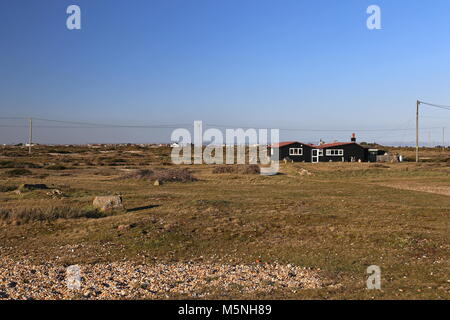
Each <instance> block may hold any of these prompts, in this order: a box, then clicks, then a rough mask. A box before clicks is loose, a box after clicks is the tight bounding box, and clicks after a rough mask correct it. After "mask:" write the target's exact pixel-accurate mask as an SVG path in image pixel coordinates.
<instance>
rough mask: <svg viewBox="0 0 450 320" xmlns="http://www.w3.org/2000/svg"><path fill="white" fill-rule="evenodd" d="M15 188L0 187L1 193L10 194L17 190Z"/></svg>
mask: <svg viewBox="0 0 450 320" xmlns="http://www.w3.org/2000/svg"><path fill="white" fill-rule="evenodd" d="M16 189H17V187H15V186H0V192H10V191H14V190H16Z"/></svg>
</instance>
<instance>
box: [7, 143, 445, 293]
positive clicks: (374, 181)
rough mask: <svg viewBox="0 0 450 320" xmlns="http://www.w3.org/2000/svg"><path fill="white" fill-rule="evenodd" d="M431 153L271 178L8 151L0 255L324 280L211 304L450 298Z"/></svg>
mask: <svg viewBox="0 0 450 320" xmlns="http://www.w3.org/2000/svg"><path fill="white" fill-rule="evenodd" d="M394 152H401V153H402V154H404V155H405V156H406V158H407V159H412V158H413V157H412V155H413V153H412V152H413V151H412V150H410V149H401V150H399V149H395V150H394ZM410 153H411V154H410ZM423 156H424V158H425V161H426V162H422V163H420V164H415V163H412V162H405V163H383V164H370V163H320V164H300V163H297V164H291V163H288V164H284V163H283V164H281V174H279V175H277V176H271V177H267V176H261V175H259V174H257V173H258V170H257V168H255V167H254V166H207V165H198V166H195V165H191V166H187V165H186V166H175V165H171V161H170V149H169V148H150V147H145V148H144V147H142V148H141V147H131V146H130V147H102V148H100V149H89V148H87V147H52V148H49V147H43V146H41V147H37V148H35V149H34V152H33V154H32V156H29V155H28V154H27V151H26V150H25V149H21V148H17V147H16V148H13V147H6V148H3V149H0V177H1V180H0V258H2V257H3V258H8V259H14V260H15V261H20V260H21V259H27V260H30V261H32V262H33V263H36V264H40V263H44V262H48V261H52V262H54V263H57V264H60V265H70V264H76V263H81V264H83V263H84V264H89V263H92V264H96V263H106V262H115V261H123V260H126V261H135V262H142V261H145V262H146V263H150V264H151V263H163V262H167V263H178V262H190V261H194V262H195V263H227V264H245V265H247V264H254V263H263V264H264V263H279V264H283V265H287V264H294V265H298V266H301V267H305V268H309V269H311V270H314V271H315V272H317V274H318V275H319V276H320V279H321V282H322V283H323V287H321V288H318V289H305V290H300V291H296V292H294V291H292V290H288V289H286V290H284V289H283V288H280V287H276V288H275V287H274V288H273V290H272V289H270V290H265V291H264V292H262V293H259V294H257V293H248V292H247V291H246V290H244V288H240V287H239V286H236V287H233V288H232V289H230V291H228V292H227V293H226V295H225V293H223V292H222V293H221V292H220V291H217V292H216V293H215V294H214V295H213V296H209V297H208V298H272V299H276V298H293V299H306V298H315V299H316V298H317V299H323V298H330V299H338V298H347V299H356V298H358V299H371V298H380V299H406V298H417V299H423V298H432V299H448V298H450V291H449V290H450V282H449V280H450V278H449V274H450V197H449V196H450V162H449V154H448V153H444V152H443V151H441V150H437V149H430V150H424V151H423ZM305 170H306V171H307V172H308V173H310V174H308V175H304V174H302V172H305ZM155 180H159V181H161V182H164V183H163V184H161V185H154V181H155ZM25 184H41V185H42V184H43V185H45V186H46V188H32V187H30V188H25V187H23V186H24V185H25ZM118 194H120V195H121V196H122V197H123V200H124V205H125V210H120V211H117V212H107V213H100V212H98V211H97V210H94V209H93V208H92V200H93V199H94V197H95V196H102V195H118ZM124 226H125V227H124ZM74 247H75V248H76V249H73V248H74ZM67 248H71V249H70V250H68V249H67ZM370 265H378V266H380V267H381V270H382V290H381V291H368V290H366V283H365V281H366V279H367V275H366V268H367V267H368V266H370ZM267 286H270V283H268V284H267Z"/></svg>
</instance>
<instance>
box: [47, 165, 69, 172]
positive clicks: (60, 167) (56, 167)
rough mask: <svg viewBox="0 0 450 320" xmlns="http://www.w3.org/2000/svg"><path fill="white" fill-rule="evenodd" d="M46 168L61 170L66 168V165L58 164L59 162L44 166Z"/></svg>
mask: <svg viewBox="0 0 450 320" xmlns="http://www.w3.org/2000/svg"><path fill="white" fill-rule="evenodd" d="M45 169H47V170H55V171H61V170H67V167H65V166H63V165H60V164H54V165H51V166H47V167H45Z"/></svg>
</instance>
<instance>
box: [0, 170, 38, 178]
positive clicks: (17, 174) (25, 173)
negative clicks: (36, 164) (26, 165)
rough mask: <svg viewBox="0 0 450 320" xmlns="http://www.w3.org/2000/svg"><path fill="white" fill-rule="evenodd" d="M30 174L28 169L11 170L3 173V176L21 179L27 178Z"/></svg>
mask: <svg viewBox="0 0 450 320" xmlns="http://www.w3.org/2000/svg"><path fill="white" fill-rule="evenodd" d="M32 174H33V172H31V171H30V170H28V169H13V170H9V171H6V172H5V175H6V176H7V177H22V176H29V175H32Z"/></svg>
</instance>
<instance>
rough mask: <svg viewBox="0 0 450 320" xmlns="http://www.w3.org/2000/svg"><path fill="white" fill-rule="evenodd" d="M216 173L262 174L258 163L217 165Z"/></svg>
mask: <svg viewBox="0 0 450 320" xmlns="http://www.w3.org/2000/svg"><path fill="white" fill-rule="evenodd" d="M212 173H214V174H223V173H234V174H260V173H261V170H260V168H259V166H258V165H256V164H241V165H225V166H218V167H215V168H214V169H213V171H212Z"/></svg>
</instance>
